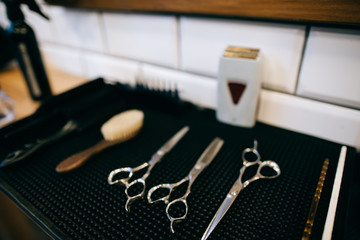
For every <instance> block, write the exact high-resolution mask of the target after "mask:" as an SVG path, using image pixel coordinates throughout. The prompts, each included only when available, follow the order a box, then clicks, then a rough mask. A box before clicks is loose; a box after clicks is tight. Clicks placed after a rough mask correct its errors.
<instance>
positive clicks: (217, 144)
mask: <svg viewBox="0 0 360 240" xmlns="http://www.w3.org/2000/svg"><path fill="white" fill-rule="evenodd" d="M223 144H224V141H223V140H222V139H220V138H215V139H214V140H213V141H212V142H211V143H210V145H209V146H208V147H207V148H206V149H205V151H204V152H203V153H202V154H201V156H200V158H199V159H198V161H197V162H196V164H195V166H194V167H193V168H192V169H191V171H190V172H189V174H188V175H187V176H186V177H185V178H183V179H181V180H180V181H179V182H177V183H165V184H160V185H157V186H155V187H153V188H151V189H150V190H149V192H148V195H147V199H148V201H149V203H154V202H158V201H163V202H164V203H165V204H166V205H167V206H166V210H165V211H166V215H167V217H168V218H169V220H170V229H171V232H172V233H174V232H175V231H174V228H173V223H174V222H175V221H179V220H183V219H185V218H186V215H187V213H188V204H187V201H186V198H187V196H188V195H189V194H190V189H191V185H192V184H193V183H194V182H195V179H196V178H197V177H198V176H199V175H200V173H201V172H202V171H203V170H204V169H205V168H206V167H207V166H208V165H209V164H210V163H211V162H212V160H213V159H214V158H215V156H216V154H217V153H218V152H219V151H220V149H221V147H222V145H223ZM184 182H188V187H187V190H186V193H185V194H184V195H183V196H182V197H180V198H177V199H175V200H173V201H171V202H169V198H170V196H171V193H172V192H173V190H174V189H175V188H176V187H178V186H180V185H182V184H183V183H184ZM159 189H168V190H169V192H168V194H167V195H166V196H164V197H162V198H158V199H152V194H153V193H155V192H156V191H157V190H159ZM177 203H183V204H184V206H185V213H184V215H182V216H180V217H174V216H172V214H171V213H170V212H169V209H170V208H171V206H173V205H175V204H177Z"/></svg>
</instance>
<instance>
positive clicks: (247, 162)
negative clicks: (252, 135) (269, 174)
mask: <svg viewBox="0 0 360 240" xmlns="http://www.w3.org/2000/svg"><path fill="white" fill-rule="evenodd" d="M248 153H252V154H254V155H255V157H256V158H255V160H248V158H247V157H246V155H247V154H248ZM241 158H242V160H243V164H244V166H245V167H250V166H252V165H255V164H257V163H259V162H260V158H261V157H260V153H259V152H258V150H257V141H256V140H255V141H254V147H252V148H246V149H245V150H244V151H243V152H242V155H241Z"/></svg>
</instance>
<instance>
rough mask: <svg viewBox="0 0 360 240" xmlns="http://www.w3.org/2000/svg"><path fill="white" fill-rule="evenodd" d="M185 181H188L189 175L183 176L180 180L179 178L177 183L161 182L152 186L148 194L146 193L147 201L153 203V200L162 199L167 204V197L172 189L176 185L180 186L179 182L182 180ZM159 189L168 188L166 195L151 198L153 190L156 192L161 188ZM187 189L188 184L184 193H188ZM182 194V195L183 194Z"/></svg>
mask: <svg viewBox="0 0 360 240" xmlns="http://www.w3.org/2000/svg"><path fill="white" fill-rule="evenodd" d="M186 181H189V177H188V176H187V177H185V178H183V179H182V180H180V181H179V182H177V183H163V184H159V185H157V186H154V187H152V188H151V189H150V190H149V192H148V194H147V200H148V202H149V203H155V202H160V201H163V202H164V203H165V204H168V203H169V198H170V196H171V193H172V192H173V191H174V189H175V188H176V187H178V186H180V185H181V184H183V183H184V182H186ZM161 189H168V190H169V191H168V193H167V194H166V195H163V197H160V198H156V199H153V198H152V196H153V194H154V193H155V192H157V191H158V190H161ZM188 191H189V186H188V190H187V192H186V193H185V195H188ZM185 195H184V196H185Z"/></svg>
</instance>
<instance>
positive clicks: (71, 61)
mask: <svg viewBox="0 0 360 240" xmlns="http://www.w3.org/2000/svg"><path fill="white" fill-rule="evenodd" d="M40 50H41V53H42V57H43V61H44V62H45V63H46V64H49V65H51V66H55V67H56V68H58V69H60V70H62V71H65V72H68V73H71V74H74V75H78V76H84V75H85V71H84V67H83V61H82V55H81V50H79V49H76V48H69V47H64V46H61V45H56V44H49V43H43V44H42V45H41V47H40Z"/></svg>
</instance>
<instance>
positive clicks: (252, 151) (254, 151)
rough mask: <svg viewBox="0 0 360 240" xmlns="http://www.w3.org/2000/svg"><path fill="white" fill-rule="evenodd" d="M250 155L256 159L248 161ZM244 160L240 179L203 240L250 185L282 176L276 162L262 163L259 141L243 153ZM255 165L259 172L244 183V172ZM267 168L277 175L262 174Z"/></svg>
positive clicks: (203, 237)
mask: <svg viewBox="0 0 360 240" xmlns="http://www.w3.org/2000/svg"><path fill="white" fill-rule="evenodd" d="M248 154H254V155H255V157H256V159H255V160H250V159H248V157H247V156H248ZM242 160H243V167H242V168H241V169H240V175H239V178H238V179H237V180H236V181H235V183H234V185H233V186H232V187H231V189H230V191H229V193H228V194H227V195H226V198H225V200H224V201H223V203H222V204H221V206H220V208H219V209H218V211H217V212H216V214H215V216H214V218H213V219H212V221H211V223H210V225H209V226H208V228H207V229H206V231H205V233H204V235H203V236H202V238H201V239H202V240H205V239H207V238H208V237H209V236H210V234H211V232H212V231H213V230H214V229H215V227H216V226H217V225H218V223H219V222H220V221H221V219H222V218H223V217H224V216H225V214H226V212H227V211H228V210H229V209H230V207H231V205H232V204H233V203H234V201H235V199H236V197H237V196H238V195H239V193H240V192H241V191H242V190H243V189H244V188H246V187H247V186H248V185H249V184H250V183H252V182H254V181H256V180H258V179H261V178H264V179H270V178H276V177H278V176H279V175H280V167H279V165H277V163H276V162H273V161H269V160H267V161H260V154H259V152H258V151H257V141H256V140H255V141H254V147H253V148H246V149H245V150H244V151H243V153H242ZM255 164H258V168H257V172H256V174H255V175H254V176H253V177H252V178H250V179H248V180H246V181H245V182H243V180H242V177H243V175H244V172H245V170H246V168H248V167H250V166H253V165H255ZM265 167H270V168H271V169H273V170H274V172H275V175H270V176H267V175H263V174H262V173H261V170H262V169H263V168H265Z"/></svg>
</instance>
